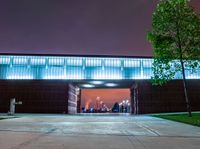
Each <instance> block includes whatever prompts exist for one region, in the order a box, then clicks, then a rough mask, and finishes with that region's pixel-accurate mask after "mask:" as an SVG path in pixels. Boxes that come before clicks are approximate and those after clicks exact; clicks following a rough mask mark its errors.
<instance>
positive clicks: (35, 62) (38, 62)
mask: <svg viewBox="0 0 200 149" xmlns="http://www.w3.org/2000/svg"><path fill="white" fill-rule="evenodd" d="M30 62H31V64H32V65H45V62H46V60H45V58H42V57H34V58H31V60H30Z"/></svg>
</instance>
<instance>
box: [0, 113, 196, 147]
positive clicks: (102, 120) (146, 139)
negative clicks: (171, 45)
mask: <svg viewBox="0 0 200 149" xmlns="http://www.w3.org/2000/svg"><path fill="white" fill-rule="evenodd" d="M0 148H1V149H199V148H200V127H194V126H190V125H186V124H181V123H177V122H172V121H168V120H162V119H159V118H153V117H149V116H109V115H104V116H103V115H102V116H99V115H98V116H82V115H79V116H70V115H20V118H14V119H5V120H0Z"/></svg>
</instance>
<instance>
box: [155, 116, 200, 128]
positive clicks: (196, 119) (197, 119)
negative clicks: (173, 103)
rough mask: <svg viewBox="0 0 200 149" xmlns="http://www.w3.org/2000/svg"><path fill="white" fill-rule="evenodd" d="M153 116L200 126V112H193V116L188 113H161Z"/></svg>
mask: <svg viewBox="0 0 200 149" xmlns="http://www.w3.org/2000/svg"><path fill="white" fill-rule="evenodd" d="M153 116H155V117H159V118H163V119H167V120H172V121H176V122H181V123H186V124H190V125H194V126H199V127H200V113H192V117H189V116H188V114H166V115H162V114H161V115H153Z"/></svg>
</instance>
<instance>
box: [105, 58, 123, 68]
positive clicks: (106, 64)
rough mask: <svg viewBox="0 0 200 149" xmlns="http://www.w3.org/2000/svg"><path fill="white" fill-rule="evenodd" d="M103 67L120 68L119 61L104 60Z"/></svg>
mask: <svg viewBox="0 0 200 149" xmlns="http://www.w3.org/2000/svg"><path fill="white" fill-rule="evenodd" d="M105 66H113V67H120V66H121V61H120V60H118V59H106V60H105Z"/></svg>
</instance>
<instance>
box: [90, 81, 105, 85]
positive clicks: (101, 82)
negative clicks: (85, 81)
mask: <svg viewBox="0 0 200 149" xmlns="http://www.w3.org/2000/svg"><path fill="white" fill-rule="evenodd" d="M90 83H92V84H95V85H100V84H103V81H91V82H90Z"/></svg>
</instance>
